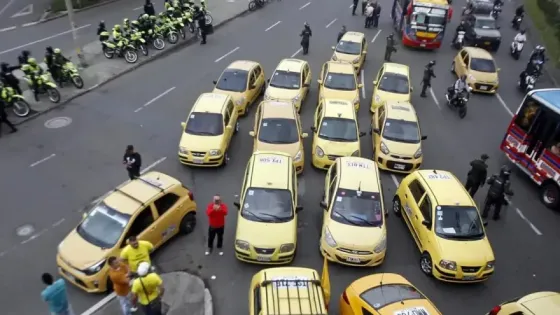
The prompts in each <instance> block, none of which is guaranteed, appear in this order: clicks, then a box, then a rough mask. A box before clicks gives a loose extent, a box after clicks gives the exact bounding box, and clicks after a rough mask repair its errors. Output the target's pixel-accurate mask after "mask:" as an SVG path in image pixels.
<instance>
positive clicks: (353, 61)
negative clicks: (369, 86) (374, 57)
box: [352, 57, 360, 63]
mask: <svg viewBox="0 0 560 315" xmlns="http://www.w3.org/2000/svg"><path fill="white" fill-rule="evenodd" d="M358 61H360V57H358V58H356V59H354V60H352V63H356V62H358Z"/></svg>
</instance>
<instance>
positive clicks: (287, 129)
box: [259, 118, 299, 144]
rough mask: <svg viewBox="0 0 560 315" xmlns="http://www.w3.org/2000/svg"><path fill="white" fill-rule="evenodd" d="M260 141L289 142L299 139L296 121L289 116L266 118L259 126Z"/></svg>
mask: <svg viewBox="0 0 560 315" xmlns="http://www.w3.org/2000/svg"><path fill="white" fill-rule="evenodd" d="M259 141H262V142H266V143H277V144H289V143H296V142H298V141H299V135H298V128H297V125H296V121H295V120H293V119H287V118H266V119H263V120H262V122H261V125H260V127H259Z"/></svg>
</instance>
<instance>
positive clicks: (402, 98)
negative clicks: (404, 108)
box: [374, 89, 410, 103]
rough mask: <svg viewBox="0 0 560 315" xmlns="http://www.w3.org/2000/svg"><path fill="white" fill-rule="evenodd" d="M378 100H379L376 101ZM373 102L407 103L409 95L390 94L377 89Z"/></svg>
mask: <svg viewBox="0 0 560 315" xmlns="http://www.w3.org/2000/svg"><path fill="white" fill-rule="evenodd" d="M378 98H379V100H377V99H378ZM374 101H375V102H376V103H382V102H386V101H398V102H409V101H410V94H400V93H392V92H386V91H381V90H379V89H377V90H376V91H375V96H374Z"/></svg>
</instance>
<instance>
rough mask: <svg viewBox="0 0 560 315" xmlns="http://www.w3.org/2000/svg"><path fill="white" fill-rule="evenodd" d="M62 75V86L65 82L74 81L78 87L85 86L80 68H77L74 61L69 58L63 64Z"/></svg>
mask: <svg viewBox="0 0 560 315" xmlns="http://www.w3.org/2000/svg"><path fill="white" fill-rule="evenodd" d="M60 75H61V78H60V86H61V87H62V84H63V83H64V82H72V84H74V86H75V87H76V88H78V89H81V88H83V87H84V80H83V79H82V77H81V76H80V73H79V72H78V68H76V66H75V65H74V63H72V62H71V61H70V60H68V61H67V62H66V63H64V64H63V65H62V67H61V69H60Z"/></svg>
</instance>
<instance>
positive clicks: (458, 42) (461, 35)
mask: <svg viewBox="0 0 560 315" xmlns="http://www.w3.org/2000/svg"><path fill="white" fill-rule="evenodd" d="M465 34H466V32H465V31H459V32H457V39H455V41H454V42H453V47H455V49H461V48H463V45H464V44H465Z"/></svg>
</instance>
